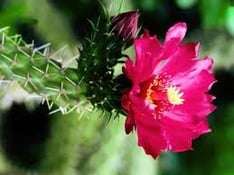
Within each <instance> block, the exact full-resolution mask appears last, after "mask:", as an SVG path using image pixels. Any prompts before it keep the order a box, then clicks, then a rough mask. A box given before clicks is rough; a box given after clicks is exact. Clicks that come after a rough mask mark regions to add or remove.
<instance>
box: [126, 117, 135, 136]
mask: <svg viewBox="0 0 234 175" xmlns="http://www.w3.org/2000/svg"><path fill="white" fill-rule="evenodd" d="M134 127H135V121H134V118H133V117H132V116H131V115H130V114H128V117H127V118H126V120H125V132H126V134H129V133H130V132H132V131H133V128H134Z"/></svg>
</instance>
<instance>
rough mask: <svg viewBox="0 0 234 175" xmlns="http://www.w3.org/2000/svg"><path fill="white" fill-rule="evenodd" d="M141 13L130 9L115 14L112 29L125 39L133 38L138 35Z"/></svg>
mask: <svg viewBox="0 0 234 175" xmlns="http://www.w3.org/2000/svg"><path fill="white" fill-rule="evenodd" d="M138 17H139V13H138V12H137V11H130V12H125V13H121V14H119V15H117V16H114V17H113V18H112V20H111V25H112V29H113V31H114V32H116V34H117V35H119V36H120V37H122V38H123V39H125V40H132V39H134V38H135V37H136V35H137V24H138Z"/></svg>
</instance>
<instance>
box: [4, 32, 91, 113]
mask: <svg viewBox="0 0 234 175" xmlns="http://www.w3.org/2000/svg"><path fill="white" fill-rule="evenodd" d="M58 59H59V57H57V55H56V54H53V52H51V48H50V46H49V44H46V45H44V46H41V47H38V48H34V46H33V44H26V43H25V42H24V41H23V40H22V38H21V36H19V35H14V36H8V28H3V29H1V30H0V77H1V79H3V80H17V81H18V82H19V83H20V84H21V86H22V87H23V88H24V89H25V90H27V91H28V92H31V93H36V94H37V95H39V96H40V97H41V100H42V102H46V103H47V104H48V106H49V108H50V109H51V108H52V106H53V104H56V105H55V106H58V109H56V110H55V111H61V112H62V113H68V112H70V111H72V110H77V111H78V112H81V113H82V112H85V111H84V110H87V108H85V109H84V107H87V106H90V104H88V101H87V100H85V98H82V93H81V91H82V90H81V89H80V84H81V82H82V77H81V78H80V76H78V75H77V73H76V71H75V69H73V68H68V67H63V65H62V64H61V63H59V62H58V61H56V60H58ZM52 112H53V111H52Z"/></svg>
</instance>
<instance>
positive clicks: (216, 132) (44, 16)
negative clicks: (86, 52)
mask: <svg viewBox="0 0 234 175" xmlns="http://www.w3.org/2000/svg"><path fill="white" fill-rule="evenodd" d="M103 4H105V5H106V6H107V7H108V9H111V10H112V11H111V14H116V13H117V12H118V10H119V9H120V8H119V5H120V4H121V1H120V0H119V1H115V2H114V1H111V0H105V1H103ZM116 4H117V5H116ZM100 9H101V6H100V4H99V1H98V0H71V1H69V2H68V1H65V0H56V1H55V0H48V1H46V0H40V1H34V0H1V1H0V27H5V26H10V27H11V32H12V34H15V33H19V34H21V35H22V36H23V39H24V40H25V41H26V42H28V43H31V42H32V40H34V43H35V44H36V45H37V46H40V45H42V44H45V43H47V42H51V43H52V44H53V45H54V47H55V48H57V49H58V48H60V47H61V46H63V45H65V44H67V45H69V46H70V50H68V51H66V53H64V54H65V55H68V57H69V55H72V53H73V52H74V50H75V49H74V48H76V47H78V45H79V41H82V40H83V38H84V36H86V35H87V33H89V31H90V25H89V23H88V21H87V19H97V17H98V16H99V15H100V14H99V13H100ZM129 9H138V10H139V12H140V14H141V16H140V25H141V26H142V27H143V28H147V29H149V30H150V32H151V33H152V34H157V35H158V36H159V37H161V38H162V37H163V36H164V35H165V31H166V30H167V28H168V27H169V26H171V25H172V24H173V23H175V22H177V21H185V22H187V25H188V40H192V41H200V42H201V47H202V50H203V51H202V54H203V55H210V56H212V57H214V59H215V73H216V77H217V80H218V82H217V83H216V84H215V86H214V87H213V89H212V90H211V92H212V93H213V94H215V95H216V96H217V99H216V101H215V103H216V105H218V107H217V110H216V112H215V113H214V114H213V115H211V116H210V118H209V119H210V125H211V128H212V130H213V131H212V133H210V134H207V135H205V136H202V137H201V138H199V139H198V140H196V141H194V150H193V151H189V152H185V153H178V154H175V153H165V154H163V155H162V156H161V157H160V158H159V159H158V160H156V161H155V160H153V159H152V158H151V157H148V156H146V155H145V154H144V153H143V151H142V149H141V148H138V147H137V143H136V142H137V141H136V140H135V135H133V136H125V134H124V131H123V125H124V117H123V116H121V117H120V118H119V119H118V120H114V121H111V122H110V123H106V122H105V121H104V119H103V118H102V117H100V116H102V114H101V112H100V111H94V112H93V113H92V114H90V115H89V116H86V117H84V118H82V119H80V118H79V116H75V114H70V115H65V116H61V115H59V113H58V114H56V115H53V116H48V109H45V108H44V107H42V106H41V107H38V109H40V110H39V111H38V109H34V110H35V111H31V112H30V111H28V110H29V109H27V108H25V107H24V106H21V107H19V106H17V105H15V106H13V107H12V108H11V109H9V111H13V112H8V113H7V112H6V111H2V112H1V134H0V135H1V138H0V143H1V149H0V174H4V175H7V174H8V175H20V174H26V173H28V172H35V173H38V174H39V173H41V174H43V175H47V174H48V175H53V174H54V175H57V174H59V175H73V174H76V175H77V174H82V175H90V174H95V175H99V174H100V175H107V174H108V175H109V174H112V175H119V174H126V175H133V174H134V175H143V174H144V175H145V174H146V175H157V174H160V175H187V174H189V175H198V174H199V175H206V174H211V175H232V174H234V168H233V166H232V162H233V161H234V158H233V154H234V129H233V128H234V118H233V117H234V116H233V115H234V104H233V102H234V94H233V92H234V91H233V89H234V87H233V83H232V82H233V81H234V73H233V66H234V59H233V55H234V52H233V50H234V49H233V48H234V38H233V36H234V3H233V1H231V0H144V1H142V0H125V1H123V5H122V8H121V11H126V10H129ZM41 108H43V110H41ZM43 111H44V113H43Z"/></svg>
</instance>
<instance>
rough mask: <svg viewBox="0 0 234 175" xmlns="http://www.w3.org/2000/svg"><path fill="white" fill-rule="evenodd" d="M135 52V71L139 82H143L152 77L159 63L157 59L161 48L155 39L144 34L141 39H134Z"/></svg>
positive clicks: (159, 59)
mask: <svg viewBox="0 0 234 175" xmlns="http://www.w3.org/2000/svg"><path fill="white" fill-rule="evenodd" d="M134 46H135V51H136V65H135V66H136V70H137V75H136V76H137V77H138V79H139V82H143V81H145V80H147V79H148V78H149V76H151V75H152V73H153V71H154V69H155V68H156V65H157V64H158V63H159V62H160V61H161V58H160V57H159V56H160V54H161V52H162V47H161V45H160V43H159V41H158V40H157V38H156V36H155V37H150V36H149V34H148V32H145V34H144V35H143V37H142V38H139V39H136V40H135V42H134Z"/></svg>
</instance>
